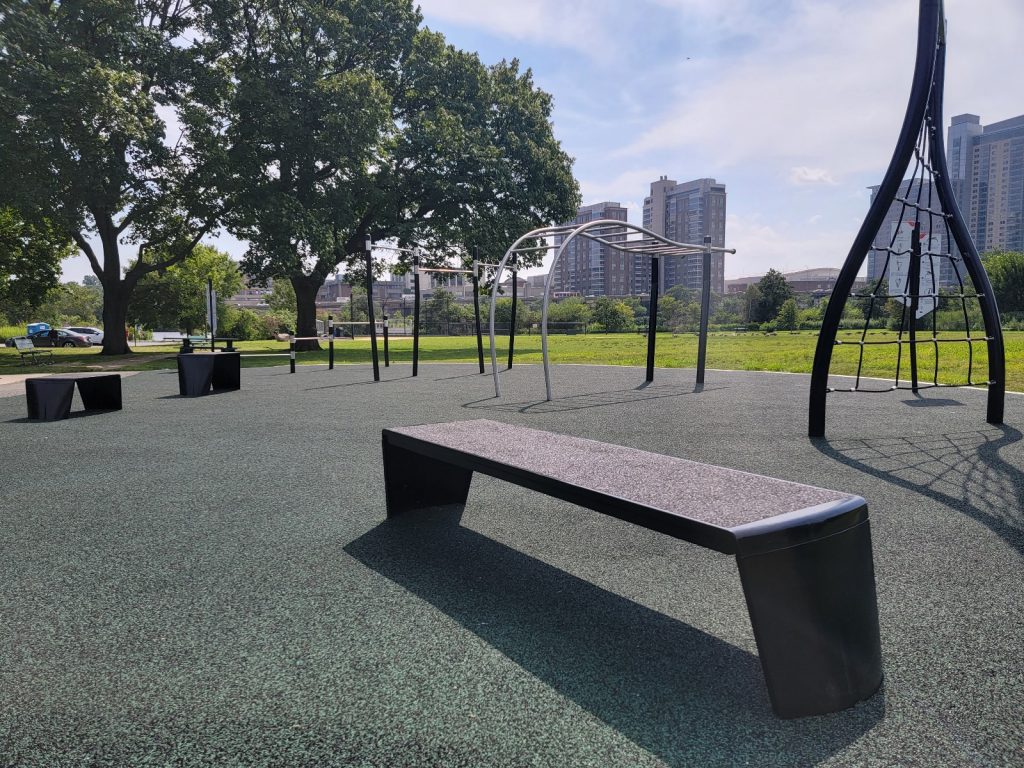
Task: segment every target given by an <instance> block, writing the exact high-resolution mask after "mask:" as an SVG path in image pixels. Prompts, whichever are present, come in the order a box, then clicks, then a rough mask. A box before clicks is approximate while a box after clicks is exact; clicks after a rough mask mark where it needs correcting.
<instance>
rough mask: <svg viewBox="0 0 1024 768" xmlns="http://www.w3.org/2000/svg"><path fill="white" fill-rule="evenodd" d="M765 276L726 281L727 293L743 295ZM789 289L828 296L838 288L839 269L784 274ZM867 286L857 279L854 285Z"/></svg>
mask: <svg viewBox="0 0 1024 768" xmlns="http://www.w3.org/2000/svg"><path fill="white" fill-rule="evenodd" d="M762 277H764V275H754V276H752V277H736V278H731V279H729V280H726V281H725V292H726V293H727V294H729V295H735V294H739V293H743V292H745V291H746V290H747V288H749V287H750V286H752V285H757V284H758V282H760V280H761V278H762ZM783 277H784V278H786V282H787V283H789V287H790V288H792V289H793V290H794V291H795V292H797V293H809V294H812V295H821V296H828V295H830V294H831V293H832V289H833V288H835V287H836V280H837V279H838V278H839V268H838V267H815V268H812V269H801V270H797V271H796V272H786V273H784V274H783ZM864 286H865V282H864V280H863V278H857V279H856V280H855V281H854V283H853V288H854V290H860V289H861V288H863V287H864Z"/></svg>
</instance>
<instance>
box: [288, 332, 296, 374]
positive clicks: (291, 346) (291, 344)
mask: <svg viewBox="0 0 1024 768" xmlns="http://www.w3.org/2000/svg"><path fill="white" fill-rule="evenodd" d="M288 373H295V334H292V336H291V338H290V339H289V340H288Z"/></svg>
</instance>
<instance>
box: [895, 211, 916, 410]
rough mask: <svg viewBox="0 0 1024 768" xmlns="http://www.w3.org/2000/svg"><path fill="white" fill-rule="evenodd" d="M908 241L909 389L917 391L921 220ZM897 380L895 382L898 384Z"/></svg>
mask: <svg viewBox="0 0 1024 768" xmlns="http://www.w3.org/2000/svg"><path fill="white" fill-rule="evenodd" d="M911 237H912V238H913V239H912V240H911V242H910V266H909V267H908V269H907V294H908V295H909V296H910V320H909V323H910V326H909V334H910V389H911V391H912V392H914V393H916V392H917V307H918V304H919V303H920V298H919V296H918V292H919V291H920V290H921V222H920V221H915V222H914V234H913V235H912V236H911ZM898 383H899V382H897V384H898Z"/></svg>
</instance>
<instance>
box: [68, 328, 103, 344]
mask: <svg viewBox="0 0 1024 768" xmlns="http://www.w3.org/2000/svg"><path fill="white" fill-rule="evenodd" d="M64 330H65V331H71V332H72V333H77V334H78V335H79V336H85V338H87V339H88V340H89V341H91V342H92V343H93V344H102V343H103V331H101V330H100V329H99V328H93V327H92V326H88V325H82V326H79V327H76V328H70V327H69V328H65V329H64Z"/></svg>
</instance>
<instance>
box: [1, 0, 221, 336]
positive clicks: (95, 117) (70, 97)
mask: <svg viewBox="0 0 1024 768" xmlns="http://www.w3.org/2000/svg"><path fill="white" fill-rule="evenodd" d="M201 16H202V13H201V10H200V6H199V4H191V3H185V2H181V0H104V2H38V3H25V2H22V3H16V4H14V3H6V4H5V5H4V10H3V12H2V13H0V93H2V94H3V98H2V99H0V156H2V158H3V166H4V171H5V176H6V179H5V185H4V188H3V190H2V191H0V195H2V197H3V200H4V202H5V203H6V204H8V205H12V206H14V207H16V208H17V209H18V210H20V211H23V212H24V211H39V210H41V211H45V212H46V215H47V217H48V218H49V219H50V220H51V222H52V226H53V228H54V232H55V233H56V234H57V236H58V239H64V238H67V239H70V240H73V241H74V243H75V244H76V245H77V246H78V248H79V249H80V250H81V251H82V252H83V253H84V254H85V255H86V257H87V258H88V259H89V263H90V265H91V266H92V269H93V272H95V274H96V276H97V278H98V279H99V281H100V283H102V285H103V325H104V328H105V330H106V331H107V333H106V334H105V335H104V340H103V353H104V354H121V353H127V352H130V351H131V350H130V349H129V348H128V345H127V340H126V339H125V337H124V334H123V333H119V332H118V330H119V329H120V328H124V327H125V321H126V319H127V317H128V304H129V299H130V297H131V294H132V291H133V290H134V288H135V286H136V285H137V284H138V282H139V281H140V280H141V279H142V278H143V277H144V276H145V275H147V274H149V273H151V272H155V271H158V270H163V269H166V268H167V267H169V266H171V265H173V264H176V263H178V262H180V261H181V260H183V259H184V258H185V257H186V256H188V254H190V253H191V252H192V249H193V248H194V247H195V246H196V244H198V243H199V241H200V240H201V239H202V238H203V237H204V236H205V235H206V234H207V233H209V232H210V231H211V230H212V229H213V228H214V226H215V225H216V223H217V220H218V217H219V216H220V215H221V211H222V206H223V200H222V198H221V196H220V195H219V194H218V190H217V180H218V179H220V178H223V177H224V174H223V173H222V171H223V168H224V166H223V163H222V162H221V160H222V158H223V153H224V148H223V141H224V132H223V130H222V127H223V126H222V120H221V118H222V116H220V115H218V114H216V113H215V112H214V111H213V110H212V109H210V108H209V107H208V106H207V105H208V104H210V103H214V102H213V100H212V99H211V97H212V96H213V95H214V94H216V93H218V92H219V91H220V90H221V89H223V88H224V87H226V84H227V83H228V82H229V78H228V73H227V72H226V71H225V69H224V68H223V67H222V66H221V65H220V62H218V61H215V60H212V59H210V58H209V57H208V56H207V55H206V53H207V48H208V45H207V43H206V41H204V40H202V37H201V35H197V34H195V33H194V30H195V29H196V28H197V26H198V25H199V23H200V17H201ZM193 40H197V41H198V42H192V41H193ZM165 119H170V120H173V124H174V125H175V126H180V130H181V133H180V135H174V136H166V135H165V134H166V130H167V124H166V123H165ZM125 245H127V246H129V247H130V248H132V249H133V250H134V251H135V258H134V261H133V262H132V263H131V264H130V266H128V268H127V269H123V266H124V265H123V261H122V246H125Z"/></svg>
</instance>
